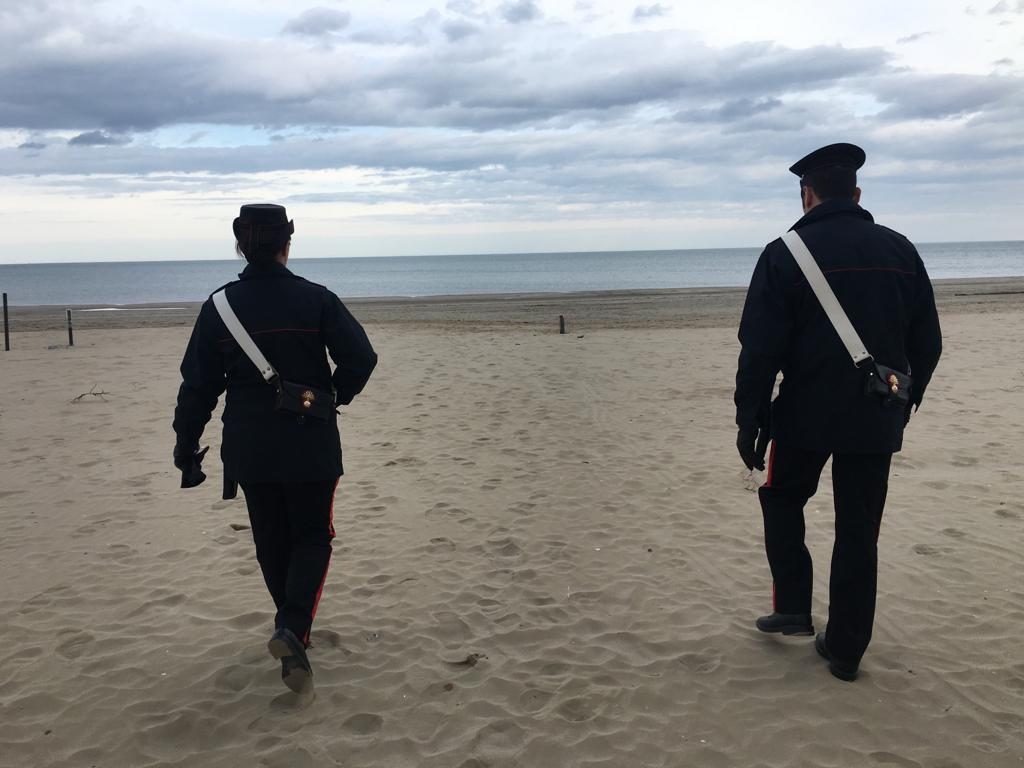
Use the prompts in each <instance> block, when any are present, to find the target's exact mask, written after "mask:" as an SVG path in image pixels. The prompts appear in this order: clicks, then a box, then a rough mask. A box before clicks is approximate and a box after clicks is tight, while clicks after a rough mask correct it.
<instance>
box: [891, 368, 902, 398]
mask: <svg viewBox="0 0 1024 768" xmlns="http://www.w3.org/2000/svg"><path fill="white" fill-rule="evenodd" d="M889 391H890V392H892V393H893V394H894V395H895V394H896V393H897V392H899V391H900V380H899V379H897V378H896V374H895V373H890V374H889Z"/></svg>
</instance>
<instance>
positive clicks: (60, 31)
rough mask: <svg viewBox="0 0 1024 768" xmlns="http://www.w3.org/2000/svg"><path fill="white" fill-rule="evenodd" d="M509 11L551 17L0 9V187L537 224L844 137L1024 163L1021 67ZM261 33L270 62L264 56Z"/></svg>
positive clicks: (903, 155)
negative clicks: (234, 17)
mask: <svg viewBox="0 0 1024 768" xmlns="http://www.w3.org/2000/svg"><path fill="white" fill-rule="evenodd" d="M513 5H514V6H517V7H518V6H519V5H523V6H529V8H531V9H533V10H532V12H535V16H534V17H533V18H537V17H539V15H540V9H539V8H538V7H537V5H536V4H534V3H527V4H521V3H520V4H515V3H506V5H505V6H502V7H499V9H498V10H497V11H496V10H494V7H493V4H492V6H491V10H490V11H488V10H487V9H486V8H485V7H484V6H483V5H481V4H477V3H474V2H469V1H468V0H451V1H450V2H448V3H447V5H446V6H444V5H441V6H439V7H441V8H442V9H443V10H442V11H439V12H434V13H428V14H425V15H424V16H422V17H420V18H418V19H412V20H404V21H400V22H395V23H384V22H380V21H378V22H377V26H374V25H373V23H372V22H368V23H366V24H364V23H363V21H362V19H361V18H360V24H359V27H358V29H357V30H355V31H354V32H349V31H346V33H345V34H343V35H333V36H332V37H331V40H330V42H331V45H330V46H327V45H317V44H315V41H314V44H312V45H311V44H310V36H309V34H305V33H303V34H302V35H298V36H297V35H293V34H289V35H284V36H278V37H274V36H273V35H272V34H271V36H270V37H268V38H266V39H265V40H263V41H261V40H259V39H257V38H252V37H249V38H246V37H242V36H233V37H232V36H222V35H218V36H214V35H204V34H202V33H199V32H197V31H195V30H192V29H189V28H187V27H177V28H167V29H156V28H155V27H153V26H150V25H147V22H146V21H145V19H143V20H142V21H139V20H131V19H128V20H127V21H126V20H124V19H121V20H118V19H117V18H112V17H106V16H102V15H98V14H92V13H90V12H89V11H88V4H87V3H81V4H75V3H70V4H64V5H62V6H61V9H62V11H61V13H59V14H58V13H55V12H54V13H44V12H43V11H39V10H38V9H40V8H44V7H46V6H45V5H44V4H42V3H38V2H37V3H29V4H25V5H23V6H19V8H21V9H23V10H19V12H18V15H17V16H13V15H12V16H4V17H3V23H0V103H2V104H3V105H4V108H3V109H2V110H0V128H9V129H12V130H13V131H16V133H14V134H11V135H15V136H18V137H19V138H18V140H21V139H22V138H25V137H30V138H31V139H32V142H27V143H38V144H44V143H45V144H46V145H47V149H46V151H45V152H41V153H33V152H32V151H27V150H28V147H25V148H23V149H21V150H19V149H17V148H16V147H14V146H7V147H6V148H0V186H2V185H4V184H7V185H8V186H15V187H19V186H32V185H38V186H40V187H46V188H47V189H48V190H49V191H51V194H52V190H54V189H60V190H71V191H72V192H73V193H74V194H81V195H83V196H90V197H97V198H99V197H103V196H108V197H117V196H119V195H127V194H135V193H139V194H140V195H145V194H149V193H155V192H165V193H167V197H169V198H173V199H174V200H176V201H184V202H182V204H195V205H200V204H203V203H209V202H211V201H216V200H218V199H221V200H222V199H224V198H232V199H233V197H234V196H235V195H237V194H250V193H251V191H252V190H254V189H265V190H267V192H268V193H269V192H270V191H272V189H273V188H274V185H280V186H279V191H281V194H282V195H284V194H294V195H295V196H296V197H295V199H296V200H298V199H300V198H301V199H302V200H304V201H308V202H309V204H310V205H313V204H323V205H328V204H330V203H331V200H332V199H335V200H340V201H348V200H352V201H363V202H366V203H367V204H373V205H378V204H380V203H385V202H401V203H402V204H403V205H404V206H406V207H416V206H419V207H429V206H433V205H437V206H442V208H443V210H444V211H445V212H447V211H448V210H449V208H451V209H452V210H457V211H458V214H457V215H458V216H464V217H470V218H471V217H473V216H481V217H486V216H492V217H493V216H503V217H506V218H507V219H509V220H513V219H514V220H519V219H530V218H533V219H535V220H538V221H541V220H545V217H546V216H547V217H550V216H551V215H552V213H551V212H552V211H559V210H561V206H562V205H563V204H566V205H571V206H580V208H578V209H574V210H577V211H582V209H583V208H586V211H587V212H586V213H581V212H577V213H573V214H572V215H578V216H581V217H600V216H602V215H610V216H618V215H620V214H621V212H622V211H624V210H629V211H634V212H637V213H636V215H638V216H646V215H651V216H654V215H662V214H664V215H669V216H671V215H674V213H678V212H679V211H682V210H695V209H698V208H701V209H703V210H704V211H705V212H706V211H708V210H716V209H717V208H719V207H721V206H722V205H726V204H728V205H733V204H735V205H746V204H748V203H749V204H751V205H753V204H755V203H757V204H760V203H759V202H757V201H764V200H775V199H778V200H780V201H782V202H785V203H790V202H792V200H791V198H792V194H791V186H790V185H789V175H788V173H787V171H786V168H787V167H788V166H789V165H790V164H791V163H792V162H793V161H794V160H796V159H797V158H798V157H799V156H800V155H802V154H804V153H805V152H806V151H808V150H810V149H813V148H814V147H815V146H821V145H824V144H828V143H831V142H834V141H841V140H849V141H855V142H857V143H859V144H862V145H863V146H865V148H866V149H867V150H868V154H869V163H868V166H867V167H866V171H865V173H866V175H865V177H864V178H865V180H867V181H870V180H872V179H874V180H877V181H879V182H884V184H883V185H882V186H886V187H890V188H893V187H899V188H900V189H902V190H906V189H913V190H915V191H916V192H920V193H921V194H923V191H922V190H926V189H935V188H937V187H940V186H942V185H950V186H951V187H961V188H967V187H970V189H972V190H978V189H980V188H982V187H984V185H986V184H991V185H997V184H1000V183H1002V184H1005V185H1012V184H1015V183H1016V181H1015V180H1014V179H1015V178H1019V176H1020V175H1021V174H1024V139H1022V138H1021V137H1024V78H1022V77H1021V76H1020V75H1019V74H1014V73H1012V72H1009V71H1006V70H999V71H1000V72H1002V73H1003V74H1001V75H998V76H991V77H985V76H978V75H961V74H956V73H941V72H934V71H933V72H931V73H929V74H922V73H919V72H915V71H913V70H912V69H908V68H906V67H905V66H903V65H902V63H901V60H900V59H898V58H897V57H896V56H894V54H893V53H892V50H894V48H890V50H885V49H883V48H881V47H844V46H838V45H812V46H809V47H790V46H787V45H780V44H773V43H770V42H758V43H742V44H735V45H711V44H709V43H707V42H705V41H704V40H702V39H701V38H700V37H698V36H697V35H696V34H693V33H687V32H683V31H678V30H657V29H650V28H649V27H648V26H646V25H645V26H643V27H634V26H632V25H631V24H630V23H629V21H630V18H629V16H628V15H623V13H622V11H621V10H620V12H619V16H620V17H621V18H619V19H618V21H617V22H616V23H617V24H618V25H619V28H620V29H623V30H624V31H621V32H619V33H614V34H613V33H607V32H604V31H603V30H604V29H606V27H605V26H604V25H605V24H606V23H610V22H608V20H607V19H605V21H602V22H601V23H600V24H598V25H596V29H597V31H595V30H583V29H581V28H580V26H579V24H577V22H575V21H574V22H572V23H569V22H563V21H561V20H556V19H554V18H552V19H551V21H550V23H541V24H515V23H507V21H508V20H507V19H506V16H505V14H504V11H506V10H508V9H509V8H510V7H511V6H513ZM568 5H570V6H571V4H568ZM54 7H56V6H54ZM631 7H634V6H633V5H632V4H631V5H630V6H625V8H626V9H629V8H631ZM640 7H641V8H644V7H654V6H640ZM68 8H71V9H72V10H71V11H68V10H67V9H68ZM75 8H81V9H85V10H83V11H82V12H81V14H80V15H76V14H75V11H74V9H75ZM313 10H317V9H313ZM2 13H3V12H0V16H2ZM308 13H309V12H307V14H308ZM305 15H306V14H303V15H302V16H300V17H298V18H300V19H301V18H303V17H304V16H305ZM293 21H295V20H294V19H293ZM280 23H281V20H280V19H279V20H278V21H277V22H275V23H274V24H273V26H272V27H271V33H272V31H273V30H274V29H278V28H279V25H280ZM320 28H321V29H322V28H323V27H322V26H321V27H320ZM345 29H346V30H348V29H349V27H345ZM924 34H926V33H923V32H922V33H918V35H910V36H909V37H908V38H907V40H908V41H909V42H912V41H913V39H918V38H919V36H920V35H924ZM263 43H266V44H267V45H270V46H272V48H273V50H274V56H272V57H270V56H267V57H262V56H254V50H260V46H261V45H262V44H263ZM369 43H372V44H369ZM997 55H999V54H997ZM990 58H995V56H992V57H990ZM254 127H255V130H254ZM158 128H162V129H166V128H171V129H172V130H162V131H161V132H160V133H159V134H156V135H150V134H149V133H148V131H150V130H153V129H158ZM69 135H74V136H75V139H72V141H71V142H68V141H67V138H66V137H67V136H69ZM128 136H131V137H132V138H131V140H129V139H128V138H127V137H128ZM167 136H176V137H179V140H178V141H177V142H176V144H177V146H167V144H168V140H167ZM180 137H187V138H180ZM282 137H283V138H284V139H286V142H282V141H280V140H279V139H280V138H282ZM81 145H92V146H96V145H99V146H102V147H103V148H102V150H97V151H85V150H82V149H81ZM1014 174H1017V176H1016V177H1015V176H1014ZM1006 180H1008V181H1006ZM951 197H952V196H951ZM1008 197H1012V195H1009V196H1008ZM780 204H781V202H780ZM474 212H476V213H474ZM445 215H446V216H447V215H448V214H447V213H445ZM453 215H456V214H453ZM631 215H632V214H631Z"/></svg>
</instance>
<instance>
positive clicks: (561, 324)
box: [558, 315, 565, 333]
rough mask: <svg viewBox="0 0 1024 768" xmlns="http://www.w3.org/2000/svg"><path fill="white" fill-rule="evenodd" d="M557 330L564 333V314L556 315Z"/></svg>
mask: <svg viewBox="0 0 1024 768" xmlns="http://www.w3.org/2000/svg"><path fill="white" fill-rule="evenodd" d="M558 332H559V333H565V315H559V316H558Z"/></svg>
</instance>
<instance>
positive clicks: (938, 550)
mask: <svg viewBox="0 0 1024 768" xmlns="http://www.w3.org/2000/svg"><path fill="white" fill-rule="evenodd" d="M911 549H913V550H914V552H915V553H917V554H919V555H945V554H948V553H949V552H952V551H953V550H952V549H950V548H949V547H933V546H932V545H931V544H915V545H914V546H913V547H911Z"/></svg>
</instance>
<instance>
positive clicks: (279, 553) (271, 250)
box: [174, 205, 377, 692]
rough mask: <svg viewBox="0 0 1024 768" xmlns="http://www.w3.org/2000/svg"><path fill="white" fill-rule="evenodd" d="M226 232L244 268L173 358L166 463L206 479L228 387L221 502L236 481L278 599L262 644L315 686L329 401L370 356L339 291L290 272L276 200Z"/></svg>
mask: <svg viewBox="0 0 1024 768" xmlns="http://www.w3.org/2000/svg"><path fill="white" fill-rule="evenodd" d="M233 229H234V234H235V240H236V250H237V251H238V253H239V254H240V255H242V256H244V257H245V259H246V261H247V262H248V265H247V266H246V268H245V270H244V271H243V272H242V273H241V274H240V275H239V278H240V279H239V280H237V281H236V282H233V283H229V284H228V285H226V286H224V288H222V289H218V291H216V292H215V293H214V295H213V296H211V297H210V299H208V300H207V301H206V303H204V304H203V307H202V309H201V310H200V312H199V317H198V319H197V320H196V325H195V328H194V330H193V331H192V338H191V339H190V341H189V344H188V349H187V350H186V352H185V358H184V360H183V361H182V363H181V377H182V384H181V388H180V390H179V391H178V404H177V407H176V408H175V411H174V431H175V434H176V436H177V441H176V444H175V448H174V464H175V466H176V467H178V468H179V469H180V470H181V471H182V487H191V486H193V485H198V484H199V483H201V482H202V481H203V480H204V479H205V475H204V474H203V473H202V471H201V470H200V463H201V462H202V459H203V456H204V455H205V453H206V449H204V450H203V451H201V452H200V451H199V440H200V438H201V436H202V434H203V429H204V427H205V426H206V423H207V422H208V421H209V420H210V415H211V413H212V412H213V409H214V407H215V406H216V404H217V399H218V398H219V397H220V395H221V393H222V392H224V391H225V389H226V390H227V399H226V402H225V406H224V415H223V417H222V418H223V422H224V436H223V442H222V445H221V458H222V460H223V462H224V477H225V482H224V488H225V491H224V497H225V498H233V497H234V495H235V492H236V491H235V488H236V484H240V485H241V486H242V491H243V492H244V494H245V501H246V505H247V506H248V509H249V520H250V522H251V523H252V533H253V539H254V540H255V543H256V559H257V560H258V561H259V564H260V568H261V569H262V571H263V578H264V579H265V581H266V584H267V588H268V589H269V590H270V595H271V597H272V598H273V600H274V605H276V606H277V615H276V617H275V622H274V625H275V631H274V634H273V636H272V637H271V639H270V642H269V644H268V648H269V650H270V653H271V654H272V655H273V656H274V658H276V659H280V660H281V676H282V679H283V680H284V682H285V684H286V685H287V686H288V687H289V688H290V689H291V690H293V691H296V692H299V691H305V690H309V689H311V687H312V675H313V671H312V668H311V667H310V664H309V660H308V659H307V657H306V648H308V647H309V632H310V626H311V625H312V623H313V617H314V616H315V615H316V608H317V604H318V603H319V601H320V596H321V593H322V592H323V586H324V581H325V579H326V576H327V567H328V563H329V561H330V558H331V539H333V538H334V524H333V523H334V515H333V510H334V492H335V490H336V487H337V484H338V478H339V477H340V476H341V475H342V474H343V469H342V461H341V442H340V439H339V436H338V425H337V421H336V417H335V412H334V406H335V405H347V404H349V403H350V402H352V398H354V397H355V396H356V395H357V394H359V392H361V391H362V389H363V387H364V386H365V384H366V382H367V380H368V379H369V378H370V374H371V372H372V371H373V369H374V366H375V365H376V364H377V355H376V354H375V353H374V351H373V347H371V346H370V341H369V339H367V337H366V333H365V332H364V331H363V329H362V327H361V326H360V325H359V323H358V322H357V321H356V319H355V318H354V317H352V315H351V314H350V313H349V311H348V310H347V309H346V308H345V306H344V305H343V304H342V303H341V301H340V300H339V299H338V297H337V296H335V295H334V294H333V293H332V292H331V291H329V290H328V289H327V288H325V287H323V286H321V285H316V284H314V283H310V282H308V281H306V280H304V279H302V278H301V277H298V276H296V275H294V274H292V273H291V272H290V271H289V270H288V268H287V266H286V265H287V263H288V255H289V252H290V249H291V236H292V233H293V232H294V231H295V227H294V223H293V222H291V221H289V220H288V217H287V214H286V212H285V209H284V208H283V207H282V206H279V205H243V206H242V209H241V212H240V215H239V217H238V218H237V219H235V221H234V226H233ZM222 291H223V295H222V296H221V297H219V298H218V297H217V294H219V293H221V292H222ZM225 298H226V300H227V301H226V302H225V301H224V299H225ZM225 304H226V305H227V307H228V308H227V309H225V308H224V305H225ZM224 312H227V313H229V314H230V313H232V312H233V315H234V317H235V318H237V323H238V324H239V325H240V326H241V328H242V330H241V331H239V329H238V327H237V326H235V328H234V331H232V330H230V329H229V323H227V324H226V322H225V320H224V319H223V318H224V314H223V313H224ZM246 334H247V338H248V339H251V341H252V342H254V343H255V345H256V347H257V348H258V351H256V352H255V355H256V357H257V358H258V357H259V355H260V353H262V356H263V357H264V358H265V360H263V361H262V362H263V363H264V364H266V368H265V370H264V372H262V373H261V371H260V370H259V369H258V368H257V363H258V362H260V361H259V360H257V363H254V362H253V360H251V359H250V356H249V355H248V354H247V353H246V352H244V351H243V344H244V343H245V341H246ZM239 336H241V337H242V343H241V344H240V342H239V341H238V340H236V337H239ZM325 349H326V351H327V353H328V354H330V357H331V360H333V361H334V365H335V370H334V373H333V374H332V373H331V370H330V366H329V365H328V361H327V354H325V352H324V350H325ZM250 351H252V350H250ZM267 371H270V372H272V375H271V373H270V372H267ZM332 390H333V391H332Z"/></svg>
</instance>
